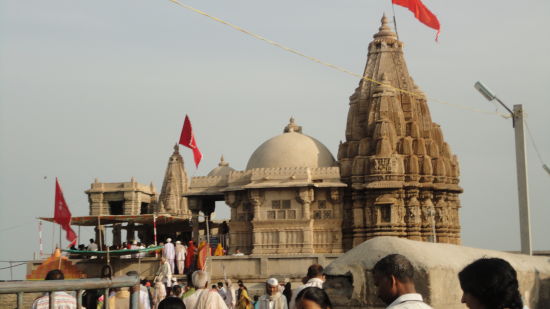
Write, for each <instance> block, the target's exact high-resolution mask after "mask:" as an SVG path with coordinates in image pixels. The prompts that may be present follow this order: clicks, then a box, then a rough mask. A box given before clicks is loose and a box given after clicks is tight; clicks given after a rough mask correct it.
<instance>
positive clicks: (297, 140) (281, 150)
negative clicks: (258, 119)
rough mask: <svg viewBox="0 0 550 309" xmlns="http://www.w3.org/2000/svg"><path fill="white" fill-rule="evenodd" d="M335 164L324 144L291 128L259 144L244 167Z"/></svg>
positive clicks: (326, 165)
mask: <svg viewBox="0 0 550 309" xmlns="http://www.w3.org/2000/svg"><path fill="white" fill-rule="evenodd" d="M335 165H336V161H335V160H334V157H333V156H332V154H331V153H330V151H329V150H328V149H327V147H326V146H325V145H323V144H321V142H319V141H318V140H316V139H314V138H313V137H310V136H307V135H304V134H301V133H298V132H294V131H292V130H291V131H290V132H286V133H283V134H281V135H278V136H275V137H273V138H271V139H269V140H267V141H266V142H264V143H263V144H261V145H260V147H258V148H257V149H256V151H254V153H253V154H252V156H251V157H250V159H249V160H248V164H247V165H246V169H247V170H250V169H253V168H275V167H310V168H316V167H330V166H335Z"/></svg>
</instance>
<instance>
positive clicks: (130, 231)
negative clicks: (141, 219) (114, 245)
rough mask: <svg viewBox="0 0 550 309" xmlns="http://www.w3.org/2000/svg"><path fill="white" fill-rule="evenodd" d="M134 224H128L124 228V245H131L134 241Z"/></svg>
mask: <svg viewBox="0 0 550 309" xmlns="http://www.w3.org/2000/svg"><path fill="white" fill-rule="evenodd" d="M135 231H136V230H135V224H134V223H132V222H130V223H128V225H127V226H126V243H128V244H131V243H132V241H134V240H135V234H136V233H135Z"/></svg>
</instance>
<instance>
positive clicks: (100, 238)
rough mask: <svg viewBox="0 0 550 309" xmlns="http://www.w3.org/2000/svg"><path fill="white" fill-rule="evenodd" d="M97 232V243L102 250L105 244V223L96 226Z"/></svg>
mask: <svg viewBox="0 0 550 309" xmlns="http://www.w3.org/2000/svg"><path fill="white" fill-rule="evenodd" d="M94 232H95V243H96V244H97V246H98V248H99V250H100V251H101V250H102V248H103V245H105V227H104V226H103V225H98V226H96V227H95V228H94Z"/></svg>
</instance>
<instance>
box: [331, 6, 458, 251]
mask: <svg viewBox="0 0 550 309" xmlns="http://www.w3.org/2000/svg"><path fill="white" fill-rule="evenodd" d="M387 23H388V21H387V18H386V17H383V18H382V26H381V27H380V29H379V32H378V33H376V34H375V35H374V40H373V41H372V42H371V43H370V44H369V53H368V60H367V64H366V67H365V72H364V76H367V77H372V78H374V79H376V80H380V81H381V83H380V84H378V83H373V82H369V81H366V80H361V81H360V83H359V87H358V88H357V89H356V90H355V92H354V94H353V95H352V96H351V97H350V108H349V112H348V120H347V126H346V141H345V142H344V143H340V147H339V151H338V162H339V164H340V172H341V179H342V182H344V183H346V184H348V188H347V189H346V190H345V193H344V202H343V207H344V220H345V222H350V223H351V224H349V225H348V224H346V225H344V226H343V228H342V230H343V233H344V239H343V242H344V247H345V249H346V250H349V249H351V248H352V247H354V246H356V245H358V244H360V243H362V242H363V241H365V240H367V239H370V238H372V237H375V236H398V237H407V238H410V239H415V240H425V241H431V240H433V238H434V237H435V238H436V240H437V241H438V242H445V243H456V244H458V243H460V225H459V214H458V212H459V208H460V201H459V198H458V195H459V194H460V193H461V192H462V188H460V187H459V186H458V183H459V174H460V173H459V164H458V159H457V157H456V156H455V155H453V154H452V152H451V150H450V147H449V145H448V144H447V143H446V142H445V141H444V139H443V133H442V131H441V128H440V126H439V125H438V124H436V123H434V122H432V120H431V116H430V112H429V108H428V104H427V99H426V96H425V95H424V94H423V93H422V91H421V90H420V89H419V88H418V87H417V86H416V85H415V83H414V81H413V79H412V78H411V77H410V76H409V73H408V70H407V66H406V64H405V59H404V57H403V43H402V42H400V41H398V40H397V37H396V35H395V33H394V32H393V31H392V30H391V29H390V27H389V26H388V25H387ZM398 89H402V90H404V91H399V90H398ZM434 234H435V235H434Z"/></svg>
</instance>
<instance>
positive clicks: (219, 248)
mask: <svg viewBox="0 0 550 309" xmlns="http://www.w3.org/2000/svg"><path fill="white" fill-rule="evenodd" d="M222 255H223V247H222V244H221V243H219V244H218V246H217V247H216V251H214V256H222Z"/></svg>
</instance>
